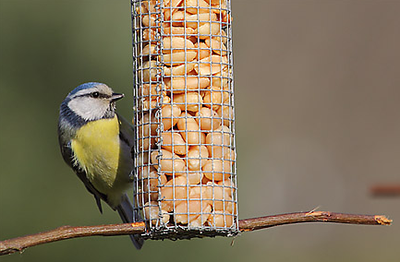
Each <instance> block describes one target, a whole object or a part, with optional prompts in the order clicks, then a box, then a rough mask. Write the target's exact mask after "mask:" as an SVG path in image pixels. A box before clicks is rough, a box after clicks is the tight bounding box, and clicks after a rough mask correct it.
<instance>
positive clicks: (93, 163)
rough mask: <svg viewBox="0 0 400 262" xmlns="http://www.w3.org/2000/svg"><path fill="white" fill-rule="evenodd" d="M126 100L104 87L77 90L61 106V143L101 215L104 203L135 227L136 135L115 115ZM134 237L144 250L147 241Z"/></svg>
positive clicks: (85, 86) (93, 84)
mask: <svg viewBox="0 0 400 262" xmlns="http://www.w3.org/2000/svg"><path fill="white" fill-rule="evenodd" d="M123 97H124V95H123V94H118V93H114V92H113V90H112V89H111V88H110V87H108V86H107V85H105V84H102V83H96V82H90V83H85V84H82V85H80V86H78V87H77V88H75V89H74V90H72V91H71V93H69V94H68V96H67V97H66V98H65V100H64V101H63V102H62V103H61V106H60V117H59V122H58V138H59V144H60V149H61V153H62V156H63V158H64V160H65V162H66V163H67V164H68V165H69V166H70V167H71V168H72V169H73V170H74V171H75V173H76V174H77V175H78V177H79V178H80V180H82V182H83V184H84V185H85V186H86V189H87V190H88V191H89V192H90V193H92V194H93V196H94V198H95V200H96V203H97V206H98V208H99V210H100V212H101V213H102V206H101V200H103V201H104V202H106V203H107V204H108V205H109V206H110V207H111V208H112V209H113V210H117V211H118V213H119V215H120V217H121V219H122V221H123V222H124V223H132V222H133V207H132V204H131V202H130V200H129V198H128V196H127V195H126V193H125V192H126V191H127V190H128V189H129V188H131V187H132V182H133V178H132V177H131V170H132V169H133V160H132V153H131V152H132V147H133V145H134V140H133V137H134V132H133V128H132V126H131V125H130V124H129V123H128V122H127V121H126V120H125V119H123V118H122V117H120V116H119V115H118V114H117V113H116V112H115V109H116V106H115V102H116V101H117V100H119V99H121V98H123ZM130 237H131V240H132V242H133V244H134V245H135V247H136V248H137V249H140V248H141V247H142V245H143V239H142V238H140V236H139V235H131V236H130Z"/></svg>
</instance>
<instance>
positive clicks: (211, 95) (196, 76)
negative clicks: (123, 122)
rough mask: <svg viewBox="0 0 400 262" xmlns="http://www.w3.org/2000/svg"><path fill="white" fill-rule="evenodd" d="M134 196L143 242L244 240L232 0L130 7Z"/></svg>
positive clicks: (151, 1) (159, 1)
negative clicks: (206, 238)
mask: <svg viewBox="0 0 400 262" xmlns="http://www.w3.org/2000/svg"><path fill="white" fill-rule="evenodd" d="M131 3H132V28H133V55H134V112H135V114H134V119H133V123H134V127H135V135H136V138H135V139H136V141H137V143H136V145H135V147H134V150H133V153H134V161H135V168H134V171H133V172H134V177H135V187H134V198H135V213H136V220H144V221H145V222H146V227H147V230H146V233H144V234H143V237H145V238H152V239H163V238H170V239H180V238H191V237H201V236H217V235H224V236H232V235H235V234H237V233H238V211H237V186H236V185H237V181H236V151H235V125H234V121H235V115H234V93H233V75H232V73H233V58H232V29H231V22H232V21H231V3H230V0H164V1H163V0H133V1H132V2H131Z"/></svg>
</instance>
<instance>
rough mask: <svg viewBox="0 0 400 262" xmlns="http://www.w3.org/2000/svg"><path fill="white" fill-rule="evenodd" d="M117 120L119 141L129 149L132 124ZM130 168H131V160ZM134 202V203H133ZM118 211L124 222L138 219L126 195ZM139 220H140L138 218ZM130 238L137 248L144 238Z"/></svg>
mask: <svg viewBox="0 0 400 262" xmlns="http://www.w3.org/2000/svg"><path fill="white" fill-rule="evenodd" d="M118 120H119V123H120V132H119V137H120V140H121V143H125V144H126V145H127V146H128V147H129V148H130V149H131V150H130V151H131V153H132V149H133V146H134V138H135V137H134V130H133V126H132V125H131V124H130V123H129V122H128V121H127V120H125V119H124V118H123V117H121V116H119V115H118ZM131 158H132V160H133V155H131ZM132 169H133V161H132ZM134 204H135V203H134ZM117 210H118V213H119V215H120V216H121V219H122V221H124V222H125V223H133V222H138V219H133V214H134V212H137V210H134V207H133V206H132V204H131V202H130V201H129V198H128V196H127V195H124V196H123V197H122V201H121V204H120V206H118V207H117ZM138 217H139V215H138V214H137V213H136V214H135V218H138ZM140 221H141V220H140ZM130 237H131V240H132V242H133V244H134V245H135V247H136V248H137V249H140V248H141V247H142V246H143V244H144V240H143V238H141V237H140V235H139V234H137V235H130Z"/></svg>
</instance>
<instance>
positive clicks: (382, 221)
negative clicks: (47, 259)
mask: <svg viewBox="0 0 400 262" xmlns="http://www.w3.org/2000/svg"><path fill="white" fill-rule="evenodd" d="M304 222H332V223H347V224H360V225H390V224H391V222H392V220H390V219H388V218H386V217H385V216H379V215H354V214H343V213H333V212H328V211H310V212H298V213H289V214H280V215H273V216H265V217H258V218H250V219H242V220H239V229H240V231H242V232H247V231H254V230H260V229H264V228H269V227H273V226H279V225H285V224H294V223H304ZM144 231H145V224H144V223H133V224H130V223H127V224H115V225H99V226H82V227H72V226H62V227H59V228H56V229H54V230H50V231H47V232H41V233H37V234H33V235H28V236H23V237H18V238H13V239H8V240H4V241H0V255H6V254H12V253H15V252H21V251H23V250H24V249H26V248H28V247H33V246H37V245H40V244H46V243H51V242H56V241H60V240H64V239H70V238H77V237H89V236H116V235H131V234H140V233H143V232H144Z"/></svg>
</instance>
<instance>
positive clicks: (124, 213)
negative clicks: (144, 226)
mask: <svg viewBox="0 0 400 262" xmlns="http://www.w3.org/2000/svg"><path fill="white" fill-rule="evenodd" d="M116 209H117V211H118V214H119V216H120V217H121V219H122V221H123V222H124V223H133V207H132V204H131V201H129V198H128V196H127V195H126V194H124V195H123V196H122V199H121V203H120V204H119V206H117V208H116ZM129 237H130V238H131V240H132V243H133V244H134V245H135V247H136V248H137V249H141V248H142V246H143V244H144V239H143V238H141V237H140V235H139V234H136V235H129Z"/></svg>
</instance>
